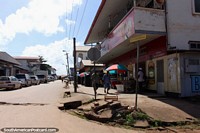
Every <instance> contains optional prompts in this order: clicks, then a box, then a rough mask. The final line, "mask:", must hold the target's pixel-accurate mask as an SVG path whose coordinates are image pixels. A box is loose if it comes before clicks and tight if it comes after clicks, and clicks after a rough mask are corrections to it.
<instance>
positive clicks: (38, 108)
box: [0, 81, 137, 133]
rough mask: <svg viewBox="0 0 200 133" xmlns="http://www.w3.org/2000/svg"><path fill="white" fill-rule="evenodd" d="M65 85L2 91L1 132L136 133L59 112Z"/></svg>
mask: <svg viewBox="0 0 200 133" xmlns="http://www.w3.org/2000/svg"><path fill="white" fill-rule="evenodd" d="M63 87H64V84H63V83H61V81H55V82H51V83H48V84H41V85H39V86H31V87H26V88H22V89H19V90H13V91H0V116H1V119H0V129H2V128H5V127H18V128H24V127H30V128H33V127H34V128H39V127H45V128H58V129H59V131H58V132H59V133H102V132H103V133H133V132H134V131H133V130H126V129H122V128H116V127H110V126H106V125H100V124H98V123H95V122H91V121H87V120H83V119H81V118H78V117H76V116H73V115H70V114H68V113H66V112H62V111H60V110H58V109H57V105H58V103H59V101H60V99H61V98H62V96H63V91H64V88H63ZM135 132H137V131H135Z"/></svg>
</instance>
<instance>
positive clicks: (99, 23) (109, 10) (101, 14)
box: [84, 0, 129, 44]
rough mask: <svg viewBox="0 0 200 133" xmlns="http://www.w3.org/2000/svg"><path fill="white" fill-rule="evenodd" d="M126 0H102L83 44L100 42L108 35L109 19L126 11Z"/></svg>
mask: <svg viewBox="0 0 200 133" xmlns="http://www.w3.org/2000/svg"><path fill="white" fill-rule="evenodd" d="M128 2H129V1H128V0H125V1H124V0H102V2H101V4H100V6H99V9H98V11H97V14H96V16H95V18H94V20H93V23H92V25H91V27H90V30H89V32H88V35H87V37H86V39H85V42H84V44H92V43H97V42H102V41H103V39H104V38H105V35H106V34H107V33H108V24H109V18H110V17H111V18H113V17H115V16H116V15H118V14H119V13H120V12H121V11H122V10H126V8H127V4H128Z"/></svg>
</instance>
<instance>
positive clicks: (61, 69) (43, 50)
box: [22, 38, 80, 74]
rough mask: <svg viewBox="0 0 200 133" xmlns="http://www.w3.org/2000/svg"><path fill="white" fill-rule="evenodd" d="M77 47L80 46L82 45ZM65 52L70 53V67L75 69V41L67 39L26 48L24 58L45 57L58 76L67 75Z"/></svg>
mask: <svg viewBox="0 0 200 133" xmlns="http://www.w3.org/2000/svg"><path fill="white" fill-rule="evenodd" d="M76 45H77V46H78V45H80V43H77V44H76ZM63 50H65V51H66V52H67V53H69V65H70V67H73V56H72V54H73V40H68V39H67V38H65V39H63V40H61V41H55V42H53V43H51V44H49V45H41V44H38V45H35V46H29V47H26V48H25V49H24V51H23V53H22V56H36V57H38V56H39V55H40V56H43V57H44V59H45V60H47V63H48V64H50V65H51V66H52V67H54V68H56V70H57V74H66V67H65V65H66V64H67V60H66V56H65V53H64V52H63Z"/></svg>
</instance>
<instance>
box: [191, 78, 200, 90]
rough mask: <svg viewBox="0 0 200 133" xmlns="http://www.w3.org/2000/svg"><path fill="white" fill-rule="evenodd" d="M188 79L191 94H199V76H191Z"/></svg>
mask: <svg viewBox="0 0 200 133" xmlns="http://www.w3.org/2000/svg"><path fill="white" fill-rule="evenodd" d="M190 77H191V88H192V92H200V75H192V76H190Z"/></svg>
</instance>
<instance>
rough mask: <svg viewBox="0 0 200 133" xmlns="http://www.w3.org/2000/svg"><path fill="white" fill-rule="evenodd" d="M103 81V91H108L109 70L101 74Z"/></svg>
mask: <svg viewBox="0 0 200 133" xmlns="http://www.w3.org/2000/svg"><path fill="white" fill-rule="evenodd" d="M102 80H103V83H104V93H106V92H107V93H108V91H109V89H110V75H109V72H108V71H107V72H106V73H105V74H104V75H103V78H102ZM106 89H107V91H106Z"/></svg>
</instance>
